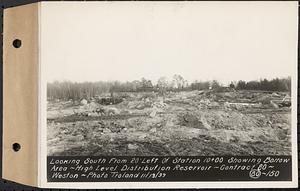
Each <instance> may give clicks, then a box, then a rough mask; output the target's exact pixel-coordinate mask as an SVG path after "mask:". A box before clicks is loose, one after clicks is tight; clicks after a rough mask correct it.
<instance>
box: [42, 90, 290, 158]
mask: <svg viewBox="0 0 300 191" xmlns="http://www.w3.org/2000/svg"><path fill="white" fill-rule="evenodd" d="M286 94H287V93H280V92H279V93H278V92H277V93H270V92H252V91H232V92H213V91H189V92H168V93H166V94H165V95H164V96H162V95H158V94H157V93H128V95H127V98H126V99H123V101H122V102H121V103H118V104H112V105H100V104H98V103H97V102H95V101H91V102H89V103H87V104H85V105H80V104H79V103H73V102H71V101H68V102H67V101H64V102H63V101H58V100H57V101H52V102H48V113H47V115H48V122H47V128H48V131H47V144H48V155H50V156H74V155H82V156H87V155H88V156H99V155H123V156H124V155H128V156H132V155H139V156H149V155H152V156H153V155H157V156H166V155H173V156H174V155H182V156H183V155H185V156H199V155H289V154H291V140H290V137H291V111H290V107H279V106H278V105H277V104H276V103H275V102H276V100H277V102H278V100H281V99H282V98H283V97H285V96H286ZM98 108H101V109H102V111H104V112H103V113H97V112H95V110H97V109H98ZM112 111H113V112H112Z"/></svg>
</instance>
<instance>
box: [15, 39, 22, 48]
mask: <svg viewBox="0 0 300 191" xmlns="http://www.w3.org/2000/svg"><path fill="white" fill-rule="evenodd" d="M21 45H22V41H21V40H20V39H15V40H14V41H13V46H14V47H15V48H20V47H21Z"/></svg>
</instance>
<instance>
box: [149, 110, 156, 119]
mask: <svg viewBox="0 0 300 191" xmlns="http://www.w3.org/2000/svg"><path fill="white" fill-rule="evenodd" d="M155 116H156V111H155V110H153V111H152V112H151V113H150V117H152V118H153V117H155Z"/></svg>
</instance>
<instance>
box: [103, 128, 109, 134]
mask: <svg viewBox="0 0 300 191" xmlns="http://www.w3.org/2000/svg"><path fill="white" fill-rule="evenodd" d="M103 133H111V130H110V129H107V128H105V129H103Z"/></svg>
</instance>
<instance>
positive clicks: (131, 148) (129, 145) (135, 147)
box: [128, 144, 139, 150]
mask: <svg viewBox="0 0 300 191" xmlns="http://www.w3.org/2000/svg"><path fill="white" fill-rule="evenodd" d="M138 148H139V146H137V145H134V144H128V149H129V150H135V149H138Z"/></svg>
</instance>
